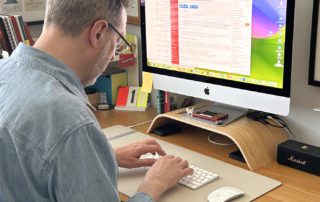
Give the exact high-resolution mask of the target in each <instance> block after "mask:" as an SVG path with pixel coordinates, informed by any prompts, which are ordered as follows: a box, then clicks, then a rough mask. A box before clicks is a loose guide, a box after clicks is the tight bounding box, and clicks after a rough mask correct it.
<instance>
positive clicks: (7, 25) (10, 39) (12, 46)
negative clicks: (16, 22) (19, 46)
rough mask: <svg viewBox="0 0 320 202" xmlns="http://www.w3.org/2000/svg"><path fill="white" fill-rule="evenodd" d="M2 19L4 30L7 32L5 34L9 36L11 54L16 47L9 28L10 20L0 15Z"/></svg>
mask: <svg viewBox="0 0 320 202" xmlns="http://www.w3.org/2000/svg"><path fill="white" fill-rule="evenodd" d="M0 18H1V19H2V21H3V24H4V30H5V33H6V34H7V37H8V41H9V46H10V49H9V50H8V52H9V53H10V54H11V53H12V51H13V50H14V49H15V45H14V41H13V38H12V34H11V31H10V28H9V23H8V19H7V18H6V17H5V16H4V15H0Z"/></svg>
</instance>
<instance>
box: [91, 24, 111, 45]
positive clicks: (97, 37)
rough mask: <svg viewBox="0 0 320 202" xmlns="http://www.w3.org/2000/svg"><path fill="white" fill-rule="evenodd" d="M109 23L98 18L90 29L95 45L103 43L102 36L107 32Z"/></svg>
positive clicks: (92, 42) (92, 41)
mask: <svg viewBox="0 0 320 202" xmlns="http://www.w3.org/2000/svg"><path fill="white" fill-rule="evenodd" d="M107 28H108V23H107V21H105V20H97V21H96V22H95V23H94V24H93V25H92V27H91V29H90V42H91V45H92V46H93V47H95V48H96V47H98V46H99V45H100V44H101V38H102V37H103V36H104V34H106V29H107Z"/></svg>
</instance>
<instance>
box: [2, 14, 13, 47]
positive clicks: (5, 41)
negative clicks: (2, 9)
mask: <svg viewBox="0 0 320 202" xmlns="http://www.w3.org/2000/svg"><path fill="white" fill-rule="evenodd" d="M0 37H1V38H0V40H1V46H2V49H4V50H6V51H7V52H9V53H11V52H12V48H11V45H10V42H9V36H8V32H7V30H6V27H5V24H4V20H3V19H2V18H1V17H0Z"/></svg>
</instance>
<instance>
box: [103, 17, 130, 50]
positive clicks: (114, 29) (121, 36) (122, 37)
mask: <svg viewBox="0 0 320 202" xmlns="http://www.w3.org/2000/svg"><path fill="white" fill-rule="evenodd" d="M108 26H109V27H111V29H113V31H115V32H116V33H117V34H118V35H119V36H120V38H121V39H122V40H123V41H124V42H125V43H126V44H127V46H129V48H130V51H131V52H132V46H131V44H130V43H129V42H128V41H127V40H126V39H125V38H124V36H123V35H122V34H121V33H120V32H119V31H118V30H117V29H116V28H115V27H114V26H113V25H112V24H111V23H109V22H108Z"/></svg>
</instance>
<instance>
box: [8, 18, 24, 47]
mask: <svg viewBox="0 0 320 202" xmlns="http://www.w3.org/2000/svg"><path fill="white" fill-rule="evenodd" d="M9 17H10V19H11V22H12V25H13V28H14V32H15V34H16V36H17V39H18V42H23V40H22V37H21V33H20V29H19V27H18V26H19V25H18V23H17V21H16V18H15V17H14V16H13V15H11V16H9Z"/></svg>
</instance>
